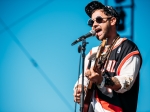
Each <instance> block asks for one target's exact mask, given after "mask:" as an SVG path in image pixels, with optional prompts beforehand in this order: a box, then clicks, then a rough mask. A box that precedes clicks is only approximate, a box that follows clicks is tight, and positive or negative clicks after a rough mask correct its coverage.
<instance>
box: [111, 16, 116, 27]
mask: <svg viewBox="0 0 150 112" xmlns="http://www.w3.org/2000/svg"><path fill="white" fill-rule="evenodd" d="M110 22H111V25H112V26H113V25H116V22H117V19H116V18H115V17H112V18H111V20H110Z"/></svg>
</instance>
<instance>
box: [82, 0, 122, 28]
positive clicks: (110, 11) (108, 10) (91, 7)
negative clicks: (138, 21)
mask: <svg viewBox="0 0 150 112" xmlns="http://www.w3.org/2000/svg"><path fill="white" fill-rule="evenodd" d="M97 9H103V11H104V13H105V14H106V15H107V16H112V17H115V18H116V20H117V21H116V25H117V26H118V25H119V22H120V17H119V14H118V12H117V11H116V10H115V9H114V8H113V7H111V6H105V5H103V4H102V3H101V2H99V1H92V2H90V3H89V4H88V5H87V6H86V7H85V12H86V14H87V15H88V16H89V17H91V16H92V13H93V12H94V11H95V10H97Z"/></svg>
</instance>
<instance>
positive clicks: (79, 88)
mask: <svg viewBox="0 0 150 112" xmlns="http://www.w3.org/2000/svg"><path fill="white" fill-rule="evenodd" d="M86 89H87V87H86V86H84V91H86ZM81 92H82V85H78V86H77V87H76V88H75V91H74V94H73V96H74V101H75V102H77V103H80V97H81Z"/></svg>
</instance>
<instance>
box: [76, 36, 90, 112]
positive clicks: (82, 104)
mask: <svg viewBox="0 0 150 112" xmlns="http://www.w3.org/2000/svg"><path fill="white" fill-rule="evenodd" d="M86 44H88V42H86V40H85V39H83V40H82V46H81V45H80V46H79V47H78V52H79V53H81V54H82V91H81V97H80V112H83V110H84V94H85V92H84V60H85V50H86Z"/></svg>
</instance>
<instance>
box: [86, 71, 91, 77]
mask: <svg viewBox="0 0 150 112" xmlns="http://www.w3.org/2000/svg"><path fill="white" fill-rule="evenodd" d="M90 75H91V71H90V70H89V69H87V70H86V71H85V76H86V77H87V78H88V77H89V76H90Z"/></svg>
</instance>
